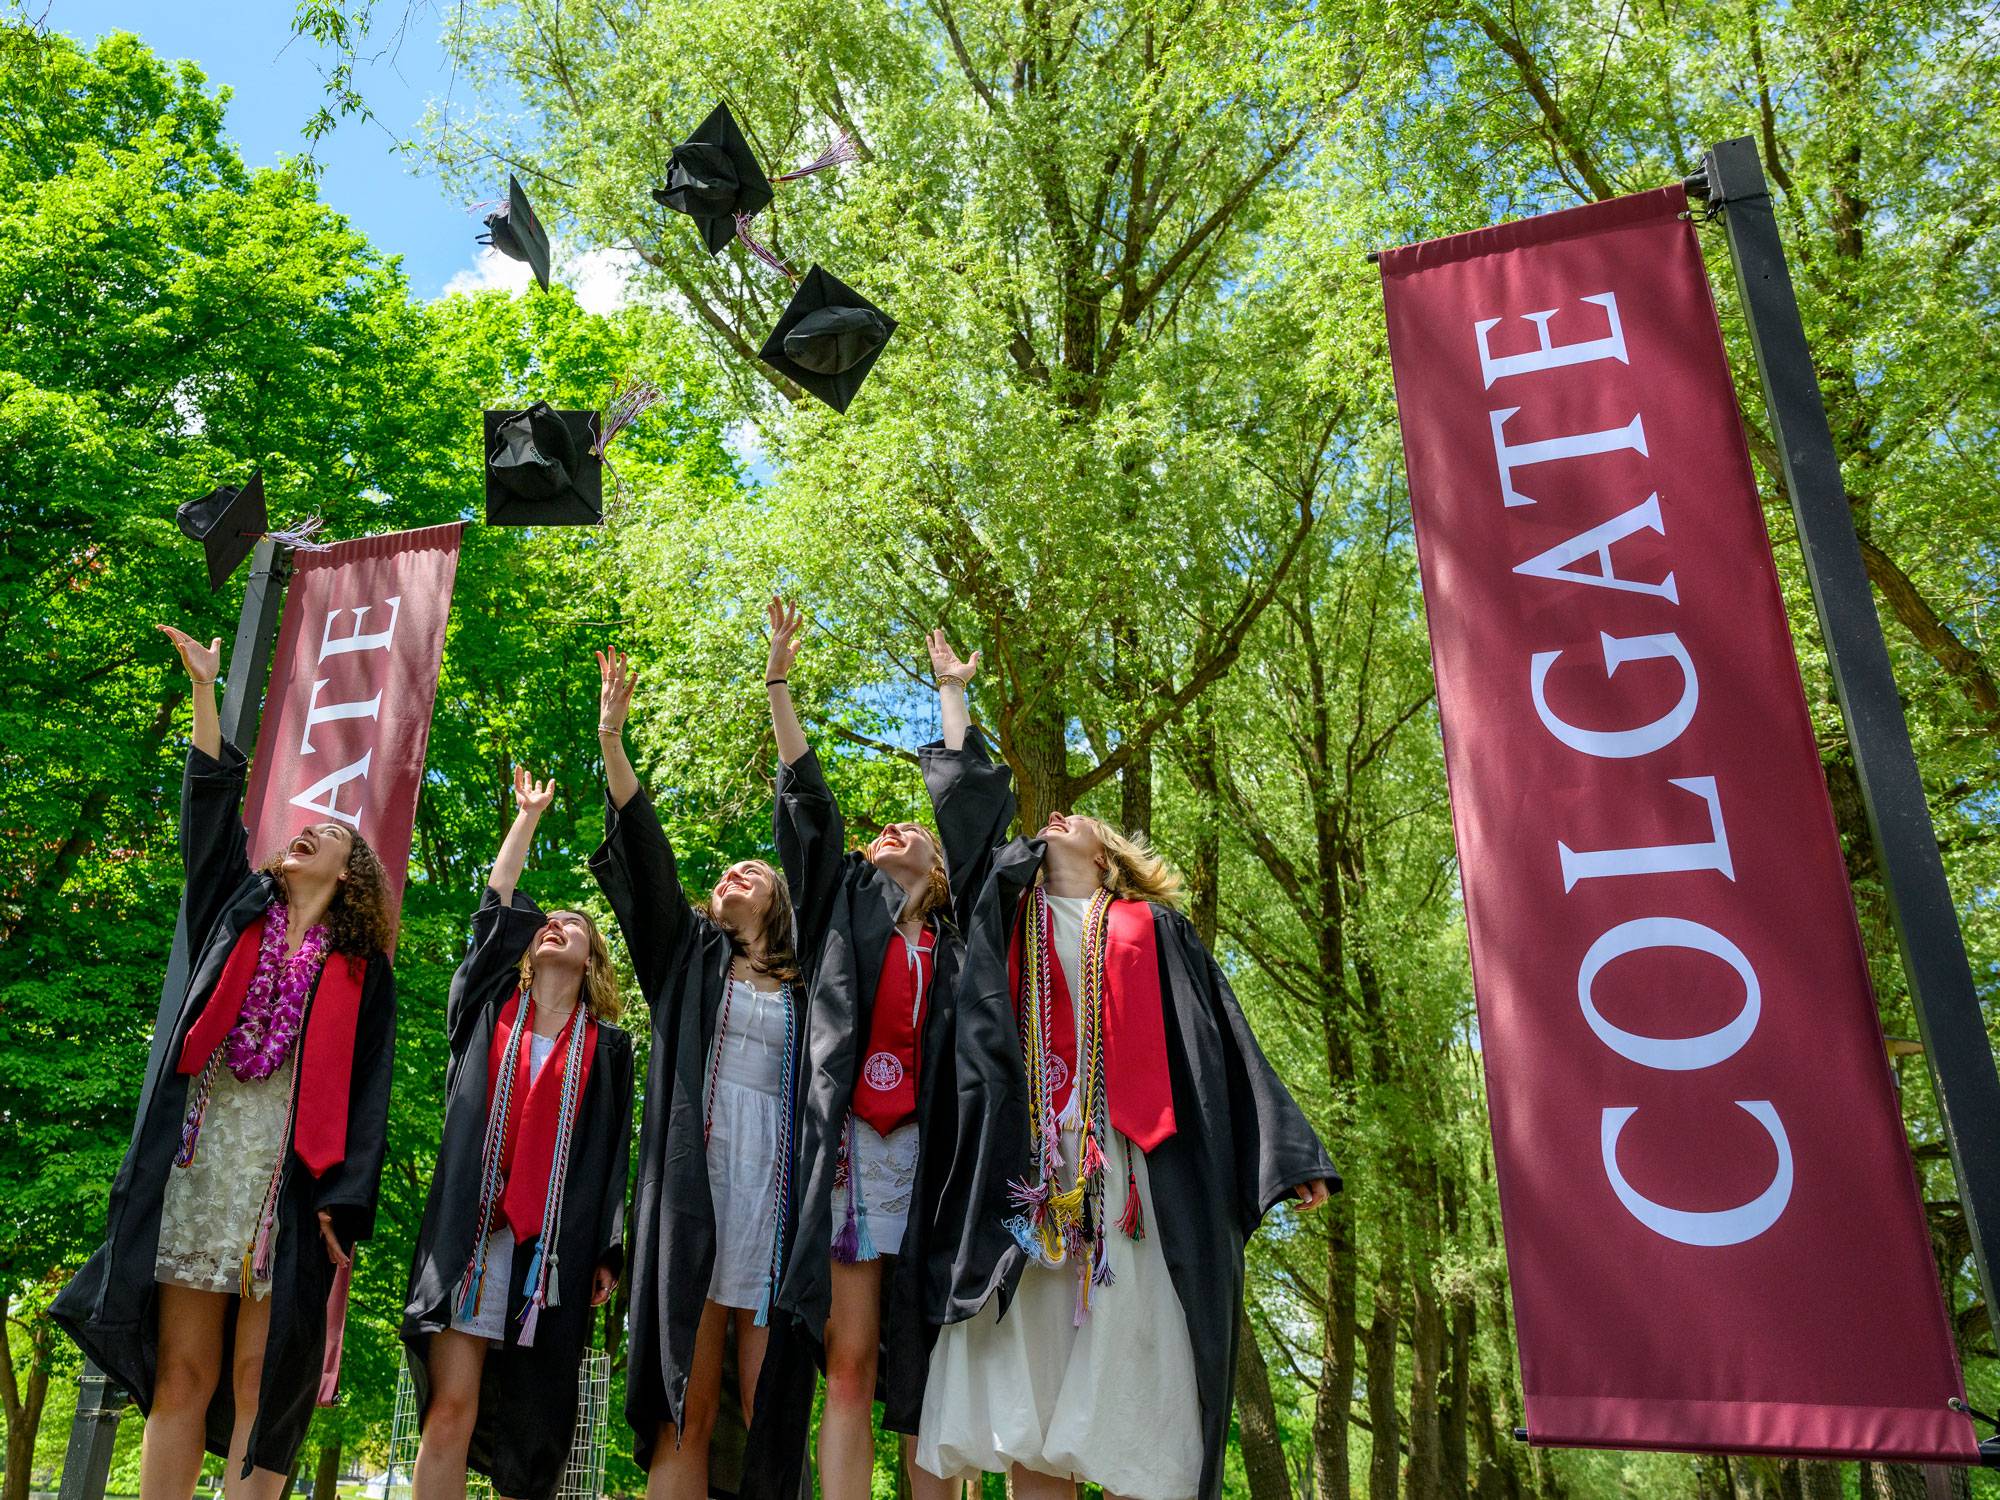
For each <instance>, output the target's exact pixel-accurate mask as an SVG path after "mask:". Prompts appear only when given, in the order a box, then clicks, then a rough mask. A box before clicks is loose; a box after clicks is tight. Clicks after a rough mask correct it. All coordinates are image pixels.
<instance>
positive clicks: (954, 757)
mask: <svg viewBox="0 0 2000 1500" xmlns="http://www.w3.org/2000/svg"><path fill="white" fill-rule="evenodd" d="M917 762H918V764H919V765H920V766H922V768H923V773H924V788H925V790H926V791H928V792H929V793H930V794H931V813H932V815H933V816H934V817H935V818H936V819H937V827H938V837H939V839H940V840H941V841H942V842H943V845H944V867H945V873H946V874H947V875H949V876H950V877H951V906H952V917H953V919H954V920H955V921H956V922H957V923H958V926H959V930H960V931H964V930H965V928H966V926H967V923H968V922H969V921H970V919H971V915H972V903H973V902H974V901H976V900H977V899H978V898H979V892H980V889H981V888H982V887H983V886H984V885H985V884H986V875H987V872H988V871H989V870H991V869H992V868H993V854H994V851H995V850H997V849H998V848H999V847H1000V846H1001V845H1002V844H1004V843H1006V842H1007V830H1008V829H1009V828H1010V827H1012V826H1013V822H1014V813H1015V802H1014V774H1013V772H1011V771H1009V770H1008V769H1007V767H1006V766H1005V765H1004V764H997V765H996V764H995V763H994V761H993V759H992V757H991V756H989V755H988V754H987V753H986V739H985V736H983V735H982V734H980V733H979V731H978V730H976V729H975V730H972V731H970V732H969V733H968V734H967V735H966V743H965V748H964V749H962V750H947V749H946V748H945V746H944V741H942V740H938V741H934V742H933V743H931V744H928V745H926V746H924V747H923V748H922V749H921V750H919V751H918V752H917Z"/></svg>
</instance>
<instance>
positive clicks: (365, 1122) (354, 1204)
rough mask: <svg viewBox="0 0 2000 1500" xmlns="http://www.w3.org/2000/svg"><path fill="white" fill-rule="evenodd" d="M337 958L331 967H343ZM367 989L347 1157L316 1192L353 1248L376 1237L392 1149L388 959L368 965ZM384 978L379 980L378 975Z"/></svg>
mask: <svg viewBox="0 0 2000 1500" xmlns="http://www.w3.org/2000/svg"><path fill="white" fill-rule="evenodd" d="M343 961H344V960H342V959H341V958H340V957H339V956H338V955H335V956H332V957H330V958H329V959H328V960H327V962H329V963H341V962H343ZM368 969H369V975H370V978H369V983H368V988H369V989H370V990H371V991H373V994H372V996H371V997H370V998H369V999H368V1000H367V1001H365V1002H364V1005H363V1009H362V1012H361V1023H360V1025H359V1026H358V1027H357V1028H356V1035H355V1038H354V1071H353V1075H352V1077H351V1079H350V1081H349V1083H348V1095H347V1154H346V1155H345V1156H344V1157H342V1158H341V1159H340V1161H339V1162H337V1163H336V1164H335V1165H333V1166H332V1167H329V1168H328V1169H327V1173H326V1175H325V1176H324V1177H322V1178H320V1179H319V1180H318V1181H317V1182H316V1183H315V1184H314V1188H313V1207H314V1208H315V1209H326V1210H328V1211H330V1212H331V1213H332V1215H333V1232H334V1234H335V1235H336V1236H337V1237H338V1238H339V1240H340V1242H341V1243H342V1244H343V1245H347V1246H349V1247H352V1246H353V1244H354V1243H355V1242H356V1241H357V1240H365V1239H367V1238H368V1237H369V1236H370V1235H371V1234H373V1233H374V1232H375V1203H376V1199H377V1197H378V1195H379V1193H380V1189H381V1185H382V1163H383V1161H384V1159H385V1158H386V1156H387V1154H388V1146H389V1084H390V1081H391V1076H392V1075H393V1074H394V1072H395V1066H396V975H395V971H394V970H393V969H391V968H390V966H389V956H388V955H387V954H386V953H377V954H376V955H375V956H374V957H373V958H371V959H369V960H368ZM378 973H379V974H380V975H381V978H380V979H379V980H378V979H375V978H374V976H375V975H376V974H378Z"/></svg>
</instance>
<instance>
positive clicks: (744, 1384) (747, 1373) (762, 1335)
mask: <svg viewBox="0 0 2000 1500" xmlns="http://www.w3.org/2000/svg"><path fill="white" fill-rule="evenodd" d="M735 1316H736V1388H737V1396H738V1398H739V1399H740V1400H741V1401H742V1402H743V1425H744V1426H745V1427H748V1426H749V1425H750V1422H751V1419H752V1418H753V1417H754V1416H755V1415H756V1413H757V1377H758V1376H759V1375H761V1374H763V1373H764V1350H765V1349H766V1348H767V1347H769V1345H770V1342H771V1330H770V1329H768V1328H759V1327H758V1326H757V1315H756V1314H755V1313H753V1312H751V1311H750V1310H749V1309H748V1308H744V1307H739V1308H736V1309H735Z"/></svg>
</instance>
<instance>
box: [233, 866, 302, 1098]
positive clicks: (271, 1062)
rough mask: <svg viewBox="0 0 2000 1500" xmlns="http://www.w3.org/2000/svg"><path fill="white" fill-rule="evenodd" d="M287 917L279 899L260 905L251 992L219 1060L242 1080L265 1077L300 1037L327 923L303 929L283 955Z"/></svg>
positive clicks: (282, 1059)
mask: <svg viewBox="0 0 2000 1500" xmlns="http://www.w3.org/2000/svg"><path fill="white" fill-rule="evenodd" d="M285 919H286V909H285V903H284V902H282V901H273V902H272V903H271V904H270V905H269V906H268V907H266V908H265V909H264V937H263V940H262V941H261V942H260V943H259V944H258V946H257V972H256V973H255V974H254V975H252V976H251V979H250V992H249V993H248V994H247V995H245V996H244V997H243V1009H242V1010H241V1011H240V1012H238V1014H237V1017H236V1024H235V1025H234V1026H233V1027H231V1028H230V1032H229V1035H228V1036H227V1037H226V1038H224V1039H223V1043H222V1058H223V1061H224V1062H225V1063H227V1064H228V1066H229V1071H230V1072H232V1073H234V1074H235V1075H236V1076H237V1077H238V1078H239V1079H241V1080H242V1081H243V1082H245V1083H249V1082H251V1081H252V1080H254V1079H258V1078H269V1077H270V1076H271V1075H272V1074H273V1073H275V1072H277V1070H278V1067H279V1065H280V1064H281V1063H283V1062H284V1060H285V1055H286V1054H287V1053H288V1052H290V1051H291V1049H292V1042H293V1041H294V1040H295V1039H296V1038H297V1037H298V1034H299V1022H300V1020H301V1019H302V1018H303V1017H304V1015H305V1012H306V996H307V995H308V994H309V993H311V991H312V986H313V980H314V979H316V978H318V977H319V969H320V962H321V960H322V959H323V958H325V956H326V924H325V923H324V922H318V923H315V924H313V926H312V928H311V929H310V930H309V931H308V932H307V933H306V936H305V941H304V942H302V943H300V944H299V951H298V952H297V953H294V954H293V955H292V956H291V958H289V959H287V958H286V957H285Z"/></svg>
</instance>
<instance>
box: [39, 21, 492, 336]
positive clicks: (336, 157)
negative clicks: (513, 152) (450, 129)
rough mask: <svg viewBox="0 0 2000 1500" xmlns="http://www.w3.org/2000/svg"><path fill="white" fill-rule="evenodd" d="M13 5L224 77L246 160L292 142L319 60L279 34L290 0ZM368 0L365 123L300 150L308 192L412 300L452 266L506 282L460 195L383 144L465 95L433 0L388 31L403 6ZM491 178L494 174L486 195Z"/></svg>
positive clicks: (84, 35) (256, 162) (286, 28)
mask: <svg viewBox="0 0 2000 1500" xmlns="http://www.w3.org/2000/svg"><path fill="white" fill-rule="evenodd" d="M22 9H23V11H24V12H25V14H26V15H28V16H29V17H30V18H39V17H41V16H42V15H43V12H44V11H46V13H47V14H46V19H45V20H44V21H43V24H44V25H45V26H46V27H47V28H48V29H50V30H52V31H60V32H62V33H64V34H66V35H68V36H71V37H74V38H75V39H76V40H78V41H79V42H82V43H84V44H85V45H88V44H90V43H92V42H94V41H95V40H96V39H97V38H98V37H100V36H103V35H105V34H107V33H109V32H114V31H131V32H135V33H137V34H138V35H139V36H141V37H143V38H144V39H145V41H146V43H147V45H149V46H150V47H152V48H153V50H154V51H155V52H158V53H159V54H161V55H162V56H164V57H169V58H177V59H178V58H186V59H188V60H189V61H192V62H194V63H196V64H198V65H199V66H200V68H201V69H202V71H203V72H204V73H206V74H207V75H208V81H209V84H210V85H211V87H213V86H215V85H218V84H227V85H229V87H230V88H232V89H233V90H234V91H235V95H234V97H233V98H232V99H231V101H230V104H229V114H228V127H229V134H230V136H231V137H232V138H233V139H234V140H235V142H236V144H237V147H238V148H239V149H240V150H241V151H242V153H243V158H244V160H245V161H247V162H248V163H249V164H250V165H252V166H271V165H274V164H275V163H276V162H277V161H278V160H279V158H280V157H283V156H291V155H297V154H298V153H300V152H302V151H304V150H305V149H306V141H305V138H304V137H303V136H302V135H301V134H300V133H299V132H300V130H301V128H302V127H303V126H304V125H305V123H306V121H307V120H308V119H309V118H310V117H311V115H312V113H313V111H314V110H315V109H317V108H318V107H319V104H320V101H321V98H322V96H323V90H324V83H323V80H322V69H323V68H325V67H327V66H330V65H331V58H330V56H329V55H328V54H327V53H325V52H323V51H322V50H321V49H319V48H317V47H315V46H313V45H312V44H311V43H309V42H306V41H293V40H292V34H291V32H292V3H291V0H27V4H26V5H25V6H24V7H22ZM379 9H380V11H381V13H382V20H381V21H380V22H379V23H378V25H379V26H381V27H382V28H383V30H382V31H380V32H379V33H378V34H374V35H371V36H369V37H368V38H366V39H364V45H363V47H362V53H363V56H364V61H363V62H362V64H361V65H360V66H359V67H358V68H357V70H356V73H357V79H356V81H357V84H358V86H359V88H360V91H361V93H362V94H363V96H364V97H365V98H366V99H367V100H368V103H369V105H370V107H371V108H372V109H373V110H374V111H375V113H376V115H377V116H378V117H379V123H377V122H375V121H368V120H363V119H360V118H350V119H345V120H342V121H341V122H340V124H339V125H338V127H337V128H336V129H335V130H334V132H333V133H332V135H331V136H328V137H324V138H322V139H321V141H320V142H319V144H318V147H317V149H316V150H315V152H314V154H315V156H316V157H317V158H318V159H319V161H320V162H321V163H322V164H323V165H324V168H325V170H324V174H323V176H322V177H321V179H320V195H321V197H322V198H323V199H324V200H325V201H326V202H327V203H329V204H330V205H332V207H334V208H335V209H337V210H339V211H340V212H341V213H343V214H345V215H347V217H348V218H349V219H350V220H352V221H353V223H354V224H355V226H356V227H357V228H358V229H360V230H361V231H362V232H363V233H364V234H366V235H367V236H368V238H369V240H370V241H371V242H372V243H373V244H374V245H375V246H376V248H377V249H379V250H380V251H382V252H383V253H384V254H389V255H400V256H401V257H402V258H403V270H404V273H405V274H406V275H407V276H408V277H409V278H410V284H411V287H412V289H413V290H414V291H415V293H416V294H417V295H418V296H419V297H423V298H430V297H435V296H437V295H438V294H439V293H440V292H442V291H443V290H444V289H445V286H446V284H447V283H448V282H450V281H451V279H452V278H453V277H454V276H456V275H461V274H462V276H463V278H464V281H475V280H477V281H497V282H499V283H501V284H505V285H512V284H514V283H515V281H516V280H517V279H519V278H516V277H514V276H512V275H511V274H509V273H510V272H511V270H512V265H513V263H512V262H503V263H502V264H501V265H500V266H496V267H482V266H481V265H480V259H481V256H482V252H481V251H480V249H479V248H478V247H477V246H476V245H474V243H473V238H474V236H475V235H477V234H479V233H480V232H481V227H482V226H481V225H480V223H479V221H478V219H477V218H476V217H475V216H474V215H472V214H469V213H467V212H466V205H465V204H464V203H462V202H461V201H459V200H457V199H455V198H452V197H450V196H448V195H447V194H446V192H445V190H444V188H443V187H442V185H441V184H440V183H438V182H437V180H436V179H435V178H431V177H424V176H415V175H412V174H411V172H410V171H409V168H408V167H407V166H406V165H405V163H404V161H403V159H402V158H400V157H399V156H398V155H397V153H396V151H395V140H396V138H402V139H407V138H409V136H410V135H411V134H412V133H413V132H414V128H415V125H416V122H417V120H418V118H419V117H420V116H421V115H422V113H423V111H424V106H425V104H426V103H427V101H429V100H431V99H433V98H436V99H447V98H457V99H460V100H465V101H467V102H470V94H471V90H470V88H469V87H468V84H467V81H466V79H465V78H464V77H462V76H461V77H456V78H455V77H454V76H453V69H452V66H451V62H450V60H449V59H448V58H447V57H446V56H445V54H444V50H443V48H442V47H440V46H439V45H438V31H439V26H440V12H439V10H438V8H437V5H436V3H435V0H416V3H414V4H411V5H409V6H408V11H409V17H408V25H407V27H406V28H405V29H404V30H403V32H402V34H401V35H400V36H396V35H392V34H391V33H390V31H389V29H388V28H390V27H391V26H393V25H394V23H396V22H397V21H399V20H400V19H402V17H403V15H404V10H405V6H404V5H403V3H402V0H383V3H382V4H381V5H380V7H379ZM376 54H380V55H379V56H378V55H376ZM505 189H506V184H505V183H504V182H501V183H497V184H496V185H495V191H494V193H493V194H492V196H494V197H496V198H497V197H499V196H501V195H502V194H503V193H504V192H505ZM522 275H523V276H525V267H524V268H522ZM461 284H463V283H461Z"/></svg>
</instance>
